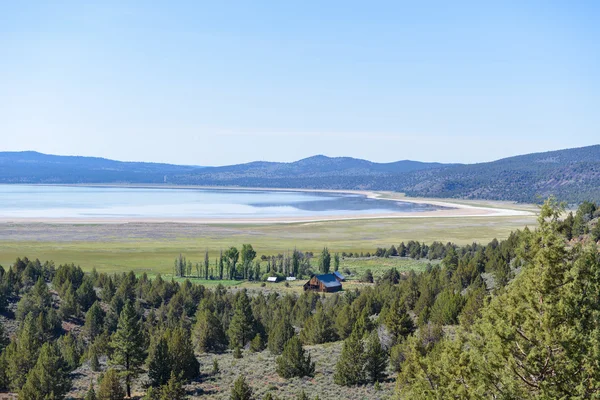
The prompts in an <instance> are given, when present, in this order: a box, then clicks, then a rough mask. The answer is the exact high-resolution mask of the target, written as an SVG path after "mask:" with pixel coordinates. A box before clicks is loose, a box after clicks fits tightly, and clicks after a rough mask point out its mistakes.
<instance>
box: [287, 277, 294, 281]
mask: <svg viewBox="0 0 600 400" xmlns="http://www.w3.org/2000/svg"><path fill="white" fill-rule="evenodd" d="M285 280H286V281H295V280H296V277H295V276H288V277H287V278H285Z"/></svg>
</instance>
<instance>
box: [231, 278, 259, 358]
mask: <svg viewBox="0 0 600 400" xmlns="http://www.w3.org/2000/svg"><path fill="white" fill-rule="evenodd" d="M254 324H255V321H254V316H253V314H252V308H251V307H250V299H249V298H248V294H247V293H246V290H245V289H244V290H243V291H241V292H238V293H237V294H236V300H235V308H234V311H233V317H232V318H231V322H230V323H229V330H228V331H227V335H228V336H229V345H230V346H231V347H233V348H235V347H240V348H241V347H244V346H245V345H246V343H248V342H249V341H250V340H251V339H252V338H253V337H254V335H255V330H254Z"/></svg>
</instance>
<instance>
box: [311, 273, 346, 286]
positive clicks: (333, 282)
mask: <svg viewBox="0 0 600 400" xmlns="http://www.w3.org/2000/svg"><path fill="white" fill-rule="evenodd" d="M316 277H317V279H318V280H319V281H320V282H321V283H322V284H323V286H325V287H328V288H334V287H340V286H342V284H341V283H340V282H339V281H338V280H337V279H336V278H335V275H334V274H323V275H317V276H316Z"/></svg>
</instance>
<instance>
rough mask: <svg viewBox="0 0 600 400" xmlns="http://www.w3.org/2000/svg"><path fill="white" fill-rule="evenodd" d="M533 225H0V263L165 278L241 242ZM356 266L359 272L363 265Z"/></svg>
mask: <svg viewBox="0 0 600 400" xmlns="http://www.w3.org/2000/svg"><path fill="white" fill-rule="evenodd" d="M534 223H535V218H534V217H528V216H519V217H465V218H399V219H372V220H351V221H327V222H313V223H296V224H264V225H201V224H176V223H164V224H159V223H139V224H136V223H129V224H115V225H111V224H98V225H68V224H35V223H31V224H29V223H28V224H1V225H0V264H2V265H5V266H6V265H10V264H11V263H12V262H14V260H15V258H16V257H19V256H28V257H30V258H39V259H40V260H42V261H43V260H53V261H54V262H55V263H56V264H61V263H67V262H73V263H75V264H79V265H81V267H82V268H84V269H85V270H91V269H92V268H96V269H97V270H98V271H104V272H117V271H129V270H133V271H135V272H137V273H142V272H147V273H161V274H170V273H171V272H172V267H173V260H174V259H175V257H176V256H177V255H178V254H180V253H182V254H184V255H185V256H186V257H187V259H188V260H191V261H192V262H199V261H202V260H203V259H204V252H205V250H208V251H209V253H210V257H211V264H212V263H214V260H215V257H216V256H217V255H218V253H219V250H220V249H226V248H228V247H229V246H232V245H235V246H237V247H238V248H241V245H242V243H251V244H252V245H253V246H254V249H255V250H256V251H257V253H258V255H259V256H260V255H262V254H268V255H271V254H277V253H285V252H286V251H291V250H293V248H294V247H296V248H298V249H299V250H302V251H313V252H315V253H318V252H319V251H320V250H321V249H322V248H323V247H324V246H327V247H329V249H330V251H331V252H340V253H341V252H343V251H346V252H350V251H352V252H355V251H358V252H361V251H363V252H367V251H370V252H373V251H374V250H375V249H376V248H377V247H389V246H391V245H392V244H395V245H398V244H399V243H400V242H401V241H408V240H411V239H412V240H419V241H424V242H426V243H431V242H432V241H434V240H438V241H442V242H447V241H452V242H455V243H458V244H467V243H472V242H474V241H476V242H482V243H485V242H488V241H489V240H491V239H493V238H494V237H496V238H498V239H503V238H506V237H507V236H508V234H509V233H510V232H511V231H513V230H515V229H522V228H523V227H525V226H526V225H529V226H531V225H533V224H534ZM349 262H353V260H352V261H349ZM360 264H361V268H363V269H366V267H364V265H363V264H364V263H360ZM365 265H368V263H367V264H365ZM356 267H357V268H358V267H359V266H358V265H356ZM414 267H418V268H422V267H423V265H420V266H414Z"/></svg>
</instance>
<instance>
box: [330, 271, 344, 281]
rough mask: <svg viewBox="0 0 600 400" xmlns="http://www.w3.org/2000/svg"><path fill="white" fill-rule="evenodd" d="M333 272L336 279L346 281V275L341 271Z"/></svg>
mask: <svg viewBox="0 0 600 400" xmlns="http://www.w3.org/2000/svg"><path fill="white" fill-rule="evenodd" d="M333 274H334V275H335V279H337V280H338V281H340V282H345V281H346V277H345V276H344V275H342V274H340V271H334V272H333Z"/></svg>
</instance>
